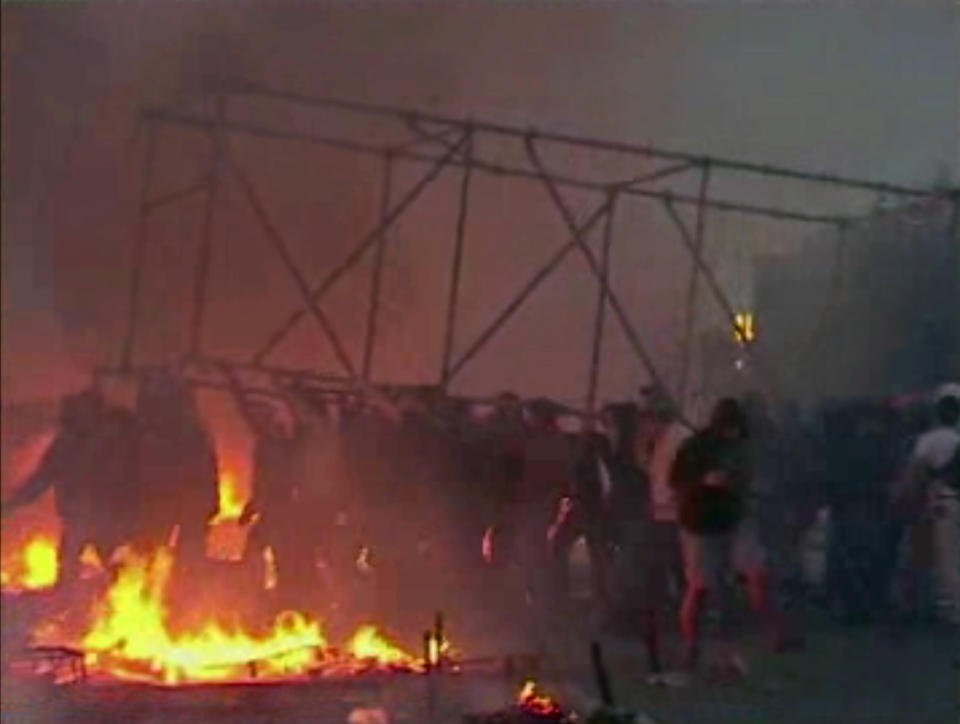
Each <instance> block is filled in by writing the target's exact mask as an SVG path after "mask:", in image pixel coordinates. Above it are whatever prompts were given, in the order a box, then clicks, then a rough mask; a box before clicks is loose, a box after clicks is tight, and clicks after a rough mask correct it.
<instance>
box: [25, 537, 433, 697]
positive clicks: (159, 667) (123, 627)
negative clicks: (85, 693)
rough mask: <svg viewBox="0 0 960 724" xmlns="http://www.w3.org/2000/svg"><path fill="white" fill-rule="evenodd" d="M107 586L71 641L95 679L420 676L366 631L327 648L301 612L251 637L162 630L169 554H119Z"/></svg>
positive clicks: (40, 632) (223, 630) (38, 636)
mask: <svg viewBox="0 0 960 724" xmlns="http://www.w3.org/2000/svg"><path fill="white" fill-rule="evenodd" d="M117 555H118V556H119V560H118V563H119V567H118V571H117V578H116V580H115V582H114V583H113V584H112V585H111V586H110V587H109V589H107V591H106V592H105V594H104V595H103V596H102V597H101V598H100V599H99V600H98V601H97V602H96V603H95V605H94V607H93V611H92V616H91V620H92V623H91V624H90V626H89V628H88V630H87V631H86V632H85V633H84V634H83V635H81V636H80V637H78V643H74V644H73V645H75V646H77V648H80V649H81V650H83V651H84V652H85V661H86V665H87V667H88V669H89V670H90V671H91V672H92V673H93V674H95V675H102V676H109V677H112V678H119V679H129V680H140V681H149V682H151V683H159V684H166V685H177V684H185V683H195V682H215V681H241V680H250V679H258V680H263V679H266V680H270V679H277V678H288V677H291V676H300V675H305V674H311V673H315V672H318V671H321V670H327V669H329V670H330V671H332V672H337V673H346V674H349V673H351V672H354V671H361V670H366V669H369V668H370V666H371V665H374V666H387V667H390V668H392V669H396V668H403V669H406V670H411V671H419V670H422V667H421V666H420V662H419V661H417V660H416V659H415V658H414V657H412V656H411V655H409V654H408V653H406V652H405V651H403V649H401V648H400V647H399V646H398V645H396V644H394V643H393V642H391V641H390V640H389V639H387V638H386V636H385V635H384V634H382V633H381V632H380V631H379V630H378V629H376V628H375V627H373V626H363V627H361V628H360V629H359V630H358V631H357V632H356V633H355V634H354V636H353V637H352V639H351V640H350V643H349V644H348V646H347V648H346V653H345V654H338V653H336V651H335V650H334V649H331V648H330V647H329V646H328V643H327V640H326V637H325V636H324V633H323V630H322V628H321V626H320V623H319V622H318V621H316V620H314V619H313V618H311V617H310V616H309V615H307V614H305V613H302V612H294V611H285V612H283V613H281V614H279V615H278V616H277V617H276V618H275V619H274V622H273V624H272V627H271V628H270V629H269V630H268V631H266V632H263V633H251V632H250V631H248V630H246V629H245V628H244V627H243V626H242V625H240V624H237V625H235V626H232V627H227V626H225V625H224V624H222V623H219V622H217V621H214V620H210V621H207V622H205V623H203V624H202V625H200V626H197V627H195V628H194V629H192V630H189V631H182V632H181V631H178V632H174V631H173V630H171V628H170V623H169V613H170V612H169V609H168V605H167V588H168V584H169V582H170V576H171V573H172V571H173V560H174V559H173V553H172V551H171V550H170V549H168V548H162V549H160V550H159V551H158V552H157V553H155V554H154V555H152V556H142V555H138V554H136V553H135V552H134V551H133V550H131V549H129V548H126V549H121V550H120V552H119V553H118V554H117ZM34 639H35V641H36V642H37V643H45V644H50V645H53V644H57V645H63V643H64V636H63V635H62V630H61V629H59V628H58V627H57V626H56V625H51V624H50V623H49V622H48V623H47V624H43V625H41V626H40V627H38V628H37V629H36V630H35V632H34Z"/></svg>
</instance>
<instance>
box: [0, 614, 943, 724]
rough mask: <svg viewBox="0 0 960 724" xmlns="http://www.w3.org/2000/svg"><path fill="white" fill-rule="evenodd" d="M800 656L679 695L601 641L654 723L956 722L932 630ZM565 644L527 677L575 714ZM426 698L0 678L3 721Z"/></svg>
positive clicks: (418, 706)
mask: <svg viewBox="0 0 960 724" xmlns="http://www.w3.org/2000/svg"><path fill="white" fill-rule="evenodd" d="M813 629H814V630H813V631H812V633H811V636H810V639H809V643H808V646H807V648H806V649H805V650H803V651H799V652H795V653H791V654H788V655H782V656H774V655H772V654H766V653H763V651H762V649H761V647H760V646H759V644H751V642H750V641H747V643H746V645H745V650H746V651H747V653H748V658H749V660H750V663H751V669H752V670H751V673H750V676H749V677H748V678H747V679H746V681H745V682H743V683H715V682H708V681H705V680H698V681H694V682H693V683H692V684H691V685H690V686H688V687H686V688H681V689H663V688H655V687H651V686H649V685H647V684H645V683H644V676H643V667H642V660H641V658H640V657H639V656H638V646H637V644H636V642H633V641H630V640H627V639H607V640H606V641H605V642H604V645H605V647H606V655H607V659H608V663H609V668H610V671H611V675H612V678H613V684H614V689H615V693H616V695H617V697H618V700H619V701H618V703H620V704H622V705H624V706H627V707H630V708H634V709H636V710H638V711H642V712H644V713H645V714H646V715H647V716H649V717H650V719H652V720H653V721H654V722H658V723H660V724H754V723H755V724H808V723H809V724H813V723H816V724H824V723H827V724H833V723H836V724H860V723H861V722H862V723H863V724H867V723H869V724H885V723H886V722H889V723H890V724H893V723H894V722H896V723H897V724H901V723H902V722H910V723H911V724H956V722H957V721H960V707H958V698H960V678H958V677H960V674H958V671H957V670H956V669H953V668H952V667H951V650H950V643H949V642H948V641H946V640H945V639H944V636H943V635H942V634H938V633H936V632H935V631H933V630H930V629H925V630H916V631H912V632H910V633H909V634H907V635H893V634H892V633H891V632H890V631H888V630H884V629H880V628H869V629H866V628H865V629H843V628H839V627H836V626H832V625H829V624H826V623H823V624H818V625H816V626H814V627H813ZM577 649H578V647H577V646H576V645H575V644H573V643H572V642H571V644H570V648H568V649H567V650H566V652H565V653H561V652H559V651H557V652H555V653H554V654H553V656H552V658H550V659H549V661H548V662H547V663H545V665H544V669H543V670H542V671H541V672H540V675H539V678H540V680H541V682H542V686H543V688H544V689H546V690H547V691H550V692H551V693H553V694H555V695H556V696H557V697H558V698H560V699H561V700H565V701H567V702H570V703H571V704H573V705H575V706H577V707H579V708H582V709H586V708H589V707H590V706H592V705H593V704H595V703H596V694H595V687H594V686H593V681H592V677H591V674H590V669H589V667H588V666H587V665H586V662H587V656H586V645H584V646H583V649H582V651H583V654H584V655H583V656H580V655H579V653H578V651H577ZM516 688H517V682H516V676H514V678H513V679H511V680H505V679H504V678H502V677H493V676H485V677H460V678H459V679H450V680H445V681H442V682H441V683H440V684H439V685H438V689H437V691H436V692H435V698H434V702H435V706H434V711H435V715H434V717H433V721H434V722H435V723H436V724H445V723H446V722H451V723H453V722H459V721H460V717H461V715H462V714H463V713H464V712H469V711H474V712H475V711H484V710H489V709H493V708H497V707H499V706H501V705H504V704H506V703H508V702H509V701H510V699H511V697H512V696H513V695H514V693H515V691H516ZM429 700H430V699H429V692H428V689H427V686H426V682H425V681H424V680H423V679H418V678H415V677H413V678H398V679H394V680H393V681H390V682H387V683H382V682H372V681H371V682H364V683H353V684H337V683H326V682H318V683H310V684H304V685H298V686H290V685H288V686H263V685H261V686H245V687H243V686H240V687H214V688H198V689H191V690H155V689H150V688H144V687H134V686H109V687H104V686H93V685H75V686H67V687H54V686H48V685H43V684H41V683H39V682H36V681H26V682H24V681H21V680H18V679H17V678H15V677H13V676H10V675H8V676H5V677H4V680H3V689H2V694H0V703H2V708H0V711H2V714H0V721H2V722H4V723H6V722H9V723H10V724H28V723H30V724H34V723H35V724H60V723H63V724H67V723H71V724H72V723H74V722H83V723H87V722H89V723H90V724H160V723H161V722H171V723H173V724H188V723H189V724H194V723H196V724H201V723H204V722H211V723H218V722H224V723H226V722H229V723H230V724H281V723H284V724H287V723H289V724H301V723H302V724H307V723H309V724H316V723H321V722H335V723H337V724H339V723H341V722H346V721H347V717H348V715H349V713H350V711H351V710H353V709H355V708H358V707H360V708H362V707H382V708H384V709H385V710H387V711H389V712H390V715H391V717H392V718H391V721H393V722H409V723H410V724H414V723H420V722H423V723H424V724H427V723H428V722H430V720H431V717H430V715H429V708H428V702H429Z"/></svg>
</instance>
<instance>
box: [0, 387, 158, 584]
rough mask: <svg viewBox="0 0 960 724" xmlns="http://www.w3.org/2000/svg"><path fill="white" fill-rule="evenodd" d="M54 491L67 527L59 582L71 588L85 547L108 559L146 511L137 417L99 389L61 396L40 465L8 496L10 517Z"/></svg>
mask: <svg viewBox="0 0 960 724" xmlns="http://www.w3.org/2000/svg"><path fill="white" fill-rule="evenodd" d="M50 489H53V492H54V499H55V504H56V509H57V514H58V516H59V517H60V521H61V524H62V528H63V532H62V534H61V538H60V555H59V558H58V572H57V573H58V575H57V582H58V585H59V586H60V587H61V589H66V590H68V589H69V588H70V586H71V585H72V584H74V583H75V582H76V580H77V579H78V578H79V573H80V554H81V551H82V550H83V548H84V547H85V546H87V545H92V546H93V547H94V548H95V549H96V551H97V553H98V554H99V556H100V557H101V559H102V560H104V561H108V560H109V557H110V555H111V554H112V552H113V551H114V550H115V549H116V548H117V547H118V546H120V545H122V544H124V543H128V542H129V541H130V540H131V538H132V537H133V535H134V532H135V530H136V525H137V518H138V513H139V502H140V496H139V495H138V490H137V487H136V428H135V425H134V422H133V419H132V417H131V415H130V414H129V413H127V412H126V411H125V410H123V409H121V408H118V407H113V406H109V405H108V404H107V403H106V401H105V400H104V398H103V396H102V395H101V393H100V391H99V390H98V389H96V388H90V389H87V390H84V391H83V392H80V393H79V394H75V395H69V396H67V397H64V398H63V399H62V400H61V403H60V429H59V431H58V432H57V435H56V437H54V439H53V442H52V443H51V444H50V446H49V447H48V448H47V450H46V452H45V453H44V455H43V457H42V458H41V460H40V462H39V464H38V465H37V467H36V468H35V469H34V471H33V472H32V473H31V474H30V476H29V477H28V478H27V479H26V481H25V482H24V483H23V484H22V485H21V486H20V487H19V488H18V489H17V490H16V491H15V492H14V493H13V494H12V495H11V496H10V498H9V499H8V500H7V501H5V503H4V505H3V517H4V518H6V517H7V516H9V515H11V514H13V513H14V512H16V511H17V510H18V509H20V508H22V507H24V506H27V505H29V504H30V503H32V502H34V501H35V500H37V499H38V498H39V497H40V496H41V495H43V494H44V493H45V492H46V491H47V490H50Z"/></svg>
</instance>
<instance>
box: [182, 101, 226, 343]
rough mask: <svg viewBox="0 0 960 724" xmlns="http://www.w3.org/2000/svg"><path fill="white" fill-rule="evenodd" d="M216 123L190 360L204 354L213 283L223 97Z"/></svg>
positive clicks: (199, 251) (216, 111)
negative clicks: (210, 291) (214, 223)
mask: <svg viewBox="0 0 960 724" xmlns="http://www.w3.org/2000/svg"><path fill="white" fill-rule="evenodd" d="M214 104H215V107H214V116H215V118H214V123H213V130H212V131H211V132H210V154H211V155H210V167H209V168H208V169H207V179H206V187H207V189H206V202H205V204H204V209H203V226H202V227H201V231H200V234H201V236H200V244H199V245H198V247H197V262H196V270H195V272H194V288H193V317H192V319H191V324H190V347H189V352H188V356H189V357H192V358H196V357H198V356H199V355H200V354H201V353H202V348H201V339H202V337H203V322H204V313H205V312H206V303H207V287H208V285H209V281H210V258H211V254H212V252H213V212H214V209H215V206H216V201H217V192H218V190H219V186H220V169H221V166H222V163H223V139H222V138H221V131H220V129H221V126H222V124H223V122H224V120H225V118H226V100H225V99H224V97H223V96H222V95H219V94H218V95H217V96H215V97H214Z"/></svg>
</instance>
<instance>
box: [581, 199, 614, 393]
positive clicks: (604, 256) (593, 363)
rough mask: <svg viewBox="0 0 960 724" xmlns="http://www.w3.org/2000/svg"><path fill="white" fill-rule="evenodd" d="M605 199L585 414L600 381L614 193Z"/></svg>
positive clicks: (611, 241) (608, 281)
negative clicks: (604, 216) (605, 207)
mask: <svg viewBox="0 0 960 724" xmlns="http://www.w3.org/2000/svg"><path fill="white" fill-rule="evenodd" d="M607 198H608V202H609V205H608V207H607V214H606V218H605V219H604V224H603V241H602V247H601V249H600V278H599V279H598V280H597V313H596V316H595V317H594V320H593V345H592V347H591V351H590V371H589V373H588V376H587V412H593V411H594V406H595V404H596V401H597V385H598V383H599V381H600V359H601V350H602V348H603V327H604V322H605V320H606V312H607V293H608V292H607V290H608V285H609V283H610V246H611V244H612V243H613V214H614V209H615V208H616V191H614V190H611V191H609V192H608V194H607Z"/></svg>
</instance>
